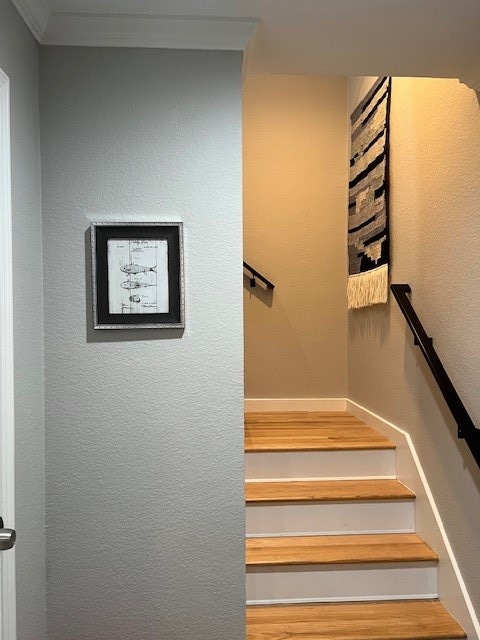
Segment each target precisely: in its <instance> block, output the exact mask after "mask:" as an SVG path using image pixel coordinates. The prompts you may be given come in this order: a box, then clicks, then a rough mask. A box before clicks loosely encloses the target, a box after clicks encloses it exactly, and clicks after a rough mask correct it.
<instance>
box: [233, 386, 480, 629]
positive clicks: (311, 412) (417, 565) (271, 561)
mask: <svg viewBox="0 0 480 640" xmlns="http://www.w3.org/2000/svg"><path fill="white" fill-rule="evenodd" d="M245 424H246V427H245V429H246V433H245V450H246V460H245V466H246V501H247V511H246V512H247V515H246V518H247V523H246V524H247V576H246V590H247V605H248V606H247V640H265V639H266V638H268V640H277V639H278V640H280V639H283V638H286V637H288V638H289V640H297V638H298V640H300V638H301V639H302V640H306V639H308V640H317V638H318V640H334V639H335V640H343V639H345V640H346V639H347V638H348V639H349V640H356V639H357V638H358V640H373V639H375V638H378V639H380V638H381V639H382V640H385V639H386V638H389V639H390V638H391V639H393V640H398V639H400V638H401V639H402V640H408V639H411V640H427V639H431V640H434V639H440V638H442V639H444V640H448V639H450V640H452V639H453V638H460V637H468V639H469V640H480V627H479V624H478V620H477V618H476V615H475V611H474V608H473V605H472V603H471V600H470V597H469V595H468V592H467V590H466V587H465V584H464V582H463V579H462V576H461V574H460V571H459V567H458V564H457V562H456V559H455V556H454V554H453V551H452V548H451V545H450V543H449V541H448V538H447V536H446V532H445V529H444V527H443V524H442V521H441V518H440V515H439V512H438V509H437V507H436V505H435V501H434V498H433V495H432V492H431V490H430V488H429V486H428V482H427V479H426V477H425V474H424V472H423V469H422V467H421V464H420V461H419V459H418V456H417V453H416V451H415V448H414V445H413V443H412V440H411V438H410V436H409V435H408V434H407V433H406V432H405V431H403V430H402V429H399V428H398V427H396V426H395V425H393V424H391V423H389V422H388V421H386V420H383V419H382V418H381V417H379V416H377V415H375V414H374V413H372V412H370V411H368V410H367V409H365V408H364V407H361V406H360V405H358V404H356V403H354V402H352V401H350V400H347V399H343V398H334V399H305V400H302V399H288V398H287V399H276V400H269V399H252V400H248V399H247V400H245ZM367 425H368V426H367ZM339 607H341V609H339ZM415 617H416V618H418V620H421V622H419V623H415V621H414V618H415ZM389 620H390V623H389V622H388V621H389ZM392 621H395V623H393V622H392ZM407 621H408V622H407ZM455 621H458V623H457V622H455ZM388 624H390V626H392V625H393V626H395V627H396V630H393V629H392V630H390V631H391V632H390V631H389V632H388V633H387V632H386V630H385V628H386V625H388ZM415 624H419V625H420V626H421V627H422V634H420V635H419V632H418V628H416V627H415ZM435 627H436V628H435ZM462 628H463V631H462ZM378 629H382V631H378ZM445 633H448V634H449V635H445ZM285 634H287V635H285ZM376 634H377V635H376ZM378 634H380V635H378ZM442 634H443V635H442Z"/></svg>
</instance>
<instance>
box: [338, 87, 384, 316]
mask: <svg viewBox="0 0 480 640" xmlns="http://www.w3.org/2000/svg"><path fill="white" fill-rule="evenodd" d="M390 95H391V78H379V79H378V80H377V81H376V82H375V84H374V85H373V87H372V88H371V89H370V91H369V92H368V94H367V95H366V96H365V98H364V99H363V100H362V101H361V103H360V104H359V105H358V107H357V108H356V109H355V111H354V112H353V113H352V115H351V159H350V182H349V199H348V259H349V271H348V274H349V277H348V308H349V309H358V308H360V307H367V306H369V305H373V304H379V303H385V302H387V297H388V263H389V237H388V138H389V131H388V128H389V114H390Z"/></svg>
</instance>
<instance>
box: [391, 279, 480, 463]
mask: <svg viewBox="0 0 480 640" xmlns="http://www.w3.org/2000/svg"><path fill="white" fill-rule="evenodd" d="M390 289H391V290H392V293H393V295H394V296H395V300H396V301H397V302H398V305H399V307H400V309H401V311H402V313H403V315H404V316H405V319H406V321H407V323H408V326H409V327H410V329H411V330H412V333H413V336H414V341H415V344H416V345H418V346H419V347H420V350H421V351H422V353H423V355H424V357H425V360H426V361H427V364H428V366H429V368H430V371H431V372H432V374H433V377H434V378H435V380H436V381H437V384H438V386H439V388H440V391H441V392H442V395H443V397H444V399H445V402H446V403H447V406H448V408H449V409H450V411H451V413H452V415H453V417H454V419H455V422H456V423H457V426H458V437H459V438H463V439H464V440H465V442H466V443H467V444H468V446H469V448H470V451H471V452H472V455H473V457H474V458H475V460H476V462H477V464H478V466H479V467H480V430H479V429H477V428H476V427H475V425H474V423H473V421H472V419H471V418H470V416H469V414H468V411H467V410H466V408H465V405H464V404H463V402H462V401H461V399H460V396H459V395H458V393H457V390H456V389H455V387H454V386H453V383H452V381H451V380H450V378H449V376H448V374H447V372H446V371H445V367H444V366H443V364H442V361H441V360H440V358H439V357H438V354H437V352H436V351H435V349H434V347H433V340H432V338H430V337H429V336H428V335H427V333H426V331H425V329H424V328H423V325H422V323H421V322H420V319H419V317H418V316H417V314H416V313H415V309H414V308H413V306H412V303H411V302H410V299H409V297H408V295H407V294H408V293H411V292H412V289H411V287H410V285H408V284H392V285H391V286H390Z"/></svg>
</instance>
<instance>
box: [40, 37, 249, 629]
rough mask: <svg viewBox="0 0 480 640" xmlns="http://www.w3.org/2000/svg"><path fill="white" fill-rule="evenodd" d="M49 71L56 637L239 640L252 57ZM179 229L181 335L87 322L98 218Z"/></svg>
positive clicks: (47, 221)
mask: <svg viewBox="0 0 480 640" xmlns="http://www.w3.org/2000/svg"><path fill="white" fill-rule="evenodd" d="M40 68H41V114H42V116H41V136H42V179H43V204H44V256H45V257H44V269H45V366H46V431H47V442H46V451H47V496H48V498H47V525H48V534H47V558H48V571H47V602H48V612H49V625H48V629H49V631H48V637H49V639H50V640H65V639H66V638H75V640H93V639H95V640H122V639H125V640H127V639H128V640H131V639H132V638H135V640H142V639H144V640H152V638H159V639H160V638H162V639H165V640H184V638H186V637H189V636H192V637H193V636H194V637H195V638H197V640H225V638H229V640H243V638H244V633H245V631H244V603H245V600H244V598H245V594H244V566H243V559H244V551H243V547H244V505H243V370H242V274H241V258H242V250H241V249H242V247H241V55H240V54H237V53H229V52H227V53H223V52H198V51H195V52H189V51H166V50H141V49H137V50H134V49H85V48H78V49H77V48H61V47H52V48H48V47H47V48H42V51H41V64H40ZM176 219H180V220H183V221H184V231H185V271H186V275H185V277H186V329H185V332H184V334H183V335H182V334H181V333H179V332H173V333H172V332H169V331H164V332H162V331H155V330H154V331H148V330H144V331H142V332H140V333H138V332H135V331H123V332H120V331H116V332H114V333H113V334H111V333H109V332H105V331H103V332H98V331H97V332H93V331H92V330H90V329H89V327H90V326H91V320H90V310H89V308H88V307H89V305H88V302H87V300H89V297H90V287H89V284H90V283H89V273H88V266H87V267H86V263H87V264H88V255H87V252H86V249H85V241H86V237H85V233H86V230H87V228H88V226H89V224H90V222H91V221H94V220H132V221H135V220H138V221H143V220H176Z"/></svg>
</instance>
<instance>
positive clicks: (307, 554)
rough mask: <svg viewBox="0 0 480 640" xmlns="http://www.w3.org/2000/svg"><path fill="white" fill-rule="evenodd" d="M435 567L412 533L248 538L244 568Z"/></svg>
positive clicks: (432, 553)
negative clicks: (308, 566) (418, 565)
mask: <svg viewBox="0 0 480 640" xmlns="http://www.w3.org/2000/svg"><path fill="white" fill-rule="evenodd" d="M409 562H411V563H425V562H428V563H432V562H434V563H436V562H438V554H437V553H436V552H435V551H434V550H433V549H432V548H431V547H429V546H428V545H427V544H426V543H425V542H424V541H423V540H422V539H421V538H420V537H419V536H418V535H417V534H415V533H386V534H385V533H381V534H377V533H374V534H340V535H331V534H327V535H319V536H274V537H250V538H247V540H246V565H247V567H262V566H263V567H267V566H293V565H302V566H305V565H340V564H390V563H392V564H396V563H409Z"/></svg>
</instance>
